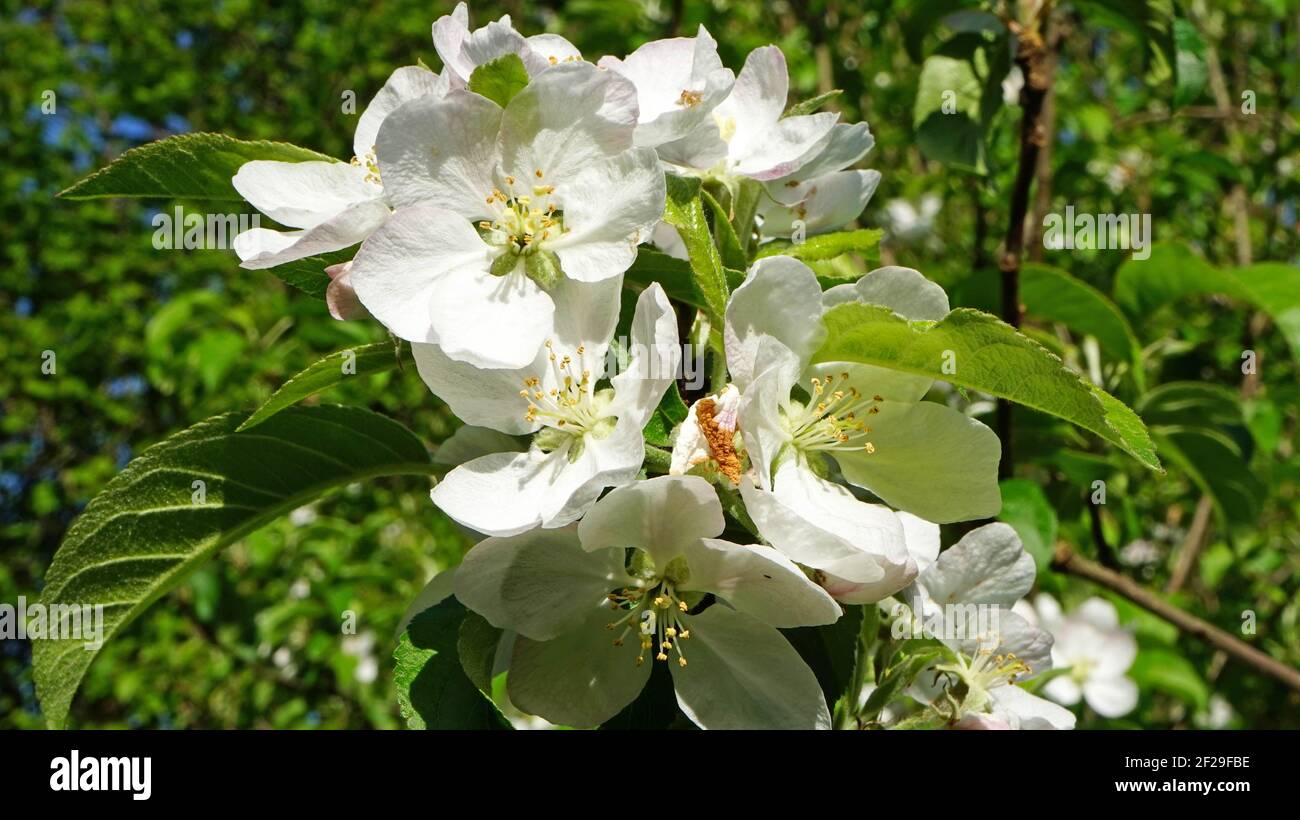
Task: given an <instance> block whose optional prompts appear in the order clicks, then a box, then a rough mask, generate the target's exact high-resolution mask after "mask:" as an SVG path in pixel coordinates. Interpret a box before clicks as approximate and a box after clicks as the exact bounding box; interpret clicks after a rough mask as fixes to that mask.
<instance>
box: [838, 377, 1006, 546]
mask: <svg viewBox="0 0 1300 820" xmlns="http://www.w3.org/2000/svg"><path fill="white" fill-rule="evenodd" d="M877 406H878V407H879V408H880V412H879V413H878V414H877V415H875V416H872V417H871V421H870V426H871V434H870V440H871V442H872V445H873V446H874V448H875V449H874V452H871V453H868V452H866V451H856V452H846V451H837V452H836V453H835V459H836V461H838V462H839V465H840V469H841V471H842V472H843V473H844V478H845V479H846V480H848V482H849V483H850V484H854V485H856V486H858V487H863V488H865V489H868V490H870V491H871V492H873V493H875V494H876V495H878V496H880V498H881V499H882V500H883V501H884V502H885V503H887V504H889V505H890V506H892V507H896V508H898V509H901V510H906V511H908V512H910V513H913V514H915V515H919V516H921V517H922V518H924V519H926V520H927V521H934V522H936V523H940V524H946V523H949V522H952V521H967V520H971V519H976V518H990V517H992V516H995V515H997V514H998V510H1000V509H1001V508H1002V495H1001V492H1000V491H999V489H998V474H997V469H998V458H999V457H1000V455H1001V453H1002V445H1001V443H1000V442H999V441H998V437H997V434H996V433H994V432H993V431H992V430H990V429H989V428H988V427H986V426H985V425H983V424H981V423H980V422H978V421H976V420H974V419H972V418H969V417H968V416H966V415H965V414H963V413H961V412H959V411H957V410H954V409H952V408H951V407H947V406H945V405H942V404H936V403H934V402H926V401H922V402H916V403H915V404H909V403H905V402H894V401H888V400H886V401H884V402H881V403H880V404H879V405H877Z"/></svg>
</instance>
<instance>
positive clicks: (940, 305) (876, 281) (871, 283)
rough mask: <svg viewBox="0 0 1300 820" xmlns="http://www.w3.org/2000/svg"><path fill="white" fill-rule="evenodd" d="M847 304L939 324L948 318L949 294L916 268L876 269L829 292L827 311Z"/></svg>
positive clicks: (825, 302)
mask: <svg viewBox="0 0 1300 820" xmlns="http://www.w3.org/2000/svg"><path fill="white" fill-rule="evenodd" d="M845 302H862V303H864V304H868V305H881V306H882V307H887V308H889V309H890V310H892V311H894V312H895V313H897V314H898V315H900V316H902V317H904V318H906V319H925V320H928V321H932V322H937V321H939V320H941V319H943V317H945V316H947V315H948V309H949V308H948V294H946V293H944V292H943V288H941V287H939V286H938V285H936V284H935V283H934V282H931V281H930V280H929V279H927V278H925V275H924V274H922V273H921V272H920V271H918V270H914V269H912V268H904V267H899V266H897V265H890V266H887V267H883V268H876V269H875V270H873V271H871V272H870V273H868V274H867V275H866V276H864V277H862V278H861V279H859V280H858V281H857V282H854V283H853V284H849V285H836V286H835V287H833V288H831V289H830V290H828V291H826V293H825V294H823V297H822V303H823V305H824V306H825V307H826V309H827V310H829V309H830V308H832V307H834V306H835V305H839V304H844V303H845Z"/></svg>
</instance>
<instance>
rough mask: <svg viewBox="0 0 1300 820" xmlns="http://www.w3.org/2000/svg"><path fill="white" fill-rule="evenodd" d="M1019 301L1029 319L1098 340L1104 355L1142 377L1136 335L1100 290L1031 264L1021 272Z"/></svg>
mask: <svg viewBox="0 0 1300 820" xmlns="http://www.w3.org/2000/svg"><path fill="white" fill-rule="evenodd" d="M1020 301H1021V302H1022V303H1023V304H1024V306H1025V311H1026V313H1027V314H1028V315H1030V316H1034V317H1037V318H1039V319H1044V320H1046V321H1049V322H1060V323H1061V324H1063V325H1065V326H1066V327H1068V328H1070V329H1071V330H1074V331H1076V332H1078V333H1084V334H1087V335H1089V336H1094V337H1096V339H1097V344H1098V345H1099V346H1100V347H1101V349H1102V351H1103V352H1105V353H1106V354H1107V355H1108V356H1110V357H1111V358H1113V359H1115V360H1116V361H1122V362H1128V363H1129V364H1131V365H1132V368H1133V373H1134V375H1135V376H1137V377H1139V378H1140V377H1141V375H1142V374H1141V367H1140V365H1139V359H1138V353H1139V351H1140V350H1141V345H1140V344H1139V342H1138V340H1137V336H1136V334H1134V333H1133V328H1132V327H1131V326H1130V325H1129V323H1128V319H1126V318H1125V317H1124V313H1123V311H1121V310H1120V309H1119V307H1118V306H1117V305H1116V304H1115V303H1114V302H1112V301H1111V300H1110V299H1108V298H1107V297H1106V295H1105V294H1103V293H1102V292H1101V291H1099V290H1097V289H1096V288H1094V287H1092V286H1091V285H1089V284H1087V283H1085V282H1083V281H1082V280H1080V279H1076V278H1075V277H1073V276H1071V275H1070V274H1068V273H1066V272H1065V271H1063V270H1061V269H1060V268H1053V267H1050V266H1048V265H1039V264H1035V263H1033V262H1028V263H1026V264H1025V265H1024V267H1022V268H1021V269H1020Z"/></svg>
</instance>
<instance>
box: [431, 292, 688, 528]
mask: <svg viewBox="0 0 1300 820" xmlns="http://www.w3.org/2000/svg"><path fill="white" fill-rule="evenodd" d="M620 279H621V277H616V278H615V279H614V280H610V281H607V282H602V283H596V284H594V285H582V284H579V283H576V282H564V283H562V284H561V285H560V290H561V291H563V290H566V289H580V290H582V291H583V292H585V293H588V294H590V295H591V299H590V302H589V303H588V304H580V303H579V302H578V300H576V299H574V300H572V301H570V302H569V303H570V304H571V305H572V306H573V308H574V309H573V310H571V311H568V312H566V313H565V314H563V315H562V316H561V317H559V320H558V321H557V323H556V328H555V331H556V332H555V335H554V336H553V337H552V338H551V339H549V340H548V341H547V343H546V344H545V345H544V346H543V348H542V350H541V352H540V353H539V354H538V355H537V357H536V359H535V361H534V362H533V363H532V365H531V366H529V367H526V368H523V369H520V370H478V369H475V368H474V367H473V366H471V365H467V364H465V363H463V362H457V361H455V360H454V359H452V358H450V357H449V356H447V355H446V353H445V352H444V351H443V350H441V349H440V348H439V347H438V346H436V345H429V344H416V345H414V346H413V352H414V355H415V362H416V365H417V367H418V369H419V371H420V375H421V377H423V379H424V381H425V383H426V384H427V385H428V386H429V388H430V389H431V390H432V391H433V392H434V394H435V395H437V396H439V397H440V398H441V399H443V400H444V401H446V402H447V404H449V405H450V406H451V408H452V410H453V411H454V412H455V413H456V415H458V416H459V417H460V418H462V419H464V420H465V421H466V422H468V423H469V424H472V425H478V426H481V427H488V428H492V429H494V430H497V431H499V432H501V433H505V434H509V435H522V434H532V435H533V438H532V443H531V446H530V447H529V448H528V450H527V451H526V452H517V451H516V450H514V449H509V450H507V451H505V452H494V453H490V454H488V455H481V456H479V457H477V458H472V459H470V460H468V461H466V462H465V463H463V464H461V465H460V466H458V467H456V468H455V469H453V470H452V471H451V472H450V473H448V474H447V476H446V478H444V479H443V480H442V481H441V482H439V484H438V485H437V486H436V487H434V488H433V492H432V498H433V502H434V503H435V504H437V505H438V507H439V508H440V509H442V511H443V512H445V513H446V514H447V515H449V516H450V517H451V518H453V519H454V520H456V521H457V522H459V523H461V524H463V525H464V526H466V527H469V528H470V529H472V530H475V531H477V532H481V533H485V534H488V535H497V536H504V535H514V534H516V533H520V532H523V531H525V530H529V529H532V528H534V527H537V526H539V525H540V526H542V527H546V528H554V527H562V526H564V525H566V524H569V523H572V522H574V521H576V520H578V519H579V518H580V517H582V515H583V514H584V513H585V512H586V511H587V510H588V509H590V507H591V505H592V504H593V503H594V502H595V500H596V498H597V497H598V496H599V495H600V493H601V492H602V491H603V490H604V489H605V488H607V487H616V486H619V485H622V484H626V483H627V482H629V481H632V480H634V479H635V478H636V475H637V473H638V472H640V470H641V465H642V461H643V460H644V458H645V440H644V438H643V436H642V432H641V431H642V428H643V427H645V423H646V421H647V420H648V419H649V418H650V415H651V414H652V413H653V412H654V410H655V408H656V407H657V406H658V405H659V401H660V399H661V398H662V397H663V394H664V391H665V390H667V389H668V386H669V385H670V384H672V382H673V379H674V377H675V376H676V373H677V368H678V365H679V363H680V361H681V350H680V348H679V347H678V340H677V320H676V317H675V315H674V314H673V310H672V306H671V305H670V304H669V303H668V297H667V296H666V295H665V294H664V292H663V289H662V288H661V287H660V286H659V285H658V284H655V285H651V286H650V287H649V288H647V289H646V290H644V291H643V292H642V293H641V295H640V297H638V299H637V305H636V313H635V316H634V318H633V321H632V334H631V357H630V363H629V364H628V367H627V369H625V370H623V372H621V373H618V374H616V375H613V376H612V377H611V378H610V379H609V381H610V386H609V387H606V388H602V387H599V386H598V385H599V384H600V381H601V377H602V375H603V369H604V361H605V354H606V351H607V350H608V348H609V343H610V337H611V336H612V334H613V332H614V323H615V320H616V318H617V305H618V299H617V292H618V288H619V286H620V284H621V282H620ZM606 291H608V292H606ZM611 294H612V295H611ZM611 308H612V309H611Z"/></svg>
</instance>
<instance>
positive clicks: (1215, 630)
mask: <svg viewBox="0 0 1300 820" xmlns="http://www.w3.org/2000/svg"><path fill="white" fill-rule="evenodd" d="M1052 567H1053V568H1054V569H1056V570H1057V571H1059V572H1065V573H1068V574H1070V575H1073V576H1075V577H1077V578H1084V579H1087V580H1089V581H1092V582H1093V583H1095V584H1099V585H1100V586H1103V587H1105V588H1107V589H1109V590H1111V591H1113V592H1118V593H1119V594H1120V595H1123V596H1124V597H1125V598H1127V599H1128V600H1130V601H1132V602H1133V603H1135V604H1137V605H1138V606H1140V607H1142V608H1143V609H1146V610H1148V611H1150V612H1154V613H1155V614H1156V615H1159V616H1160V617H1161V618H1164V619H1165V620H1166V621H1169V622H1170V623H1171V624H1173V625H1174V626H1176V627H1178V628H1179V629H1181V630H1182V631H1183V632H1185V633H1187V634H1189V635H1192V636H1194V637H1196V638H1199V639H1200V640H1202V641H1205V642H1206V643H1208V644H1209V645H1210V646H1213V647H1214V648H1215V649H1220V650H1222V651H1224V652H1226V653H1227V654H1229V655H1231V656H1232V657H1233V658H1236V659H1237V660H1239V661H1241V662H1242V663H1245V664H1247V665H1248V666H1252V667H1254V668H1255V669H1257V670H1258V671H1260V672H1263V673H1264V674H1266V675H1269V676H1270V677H1273V678H1276V679H1277V680H1279V681H1281V682H1282V683H1285V684H1286V685H1287V686H1290V687H1291V688H1292V689H1295V690H1297V691H1300V669H1296V668H1294V667H1291V666H1288V665H1286V664H1284V663H1282V662H1281V661H1279V660H1277V659H1276V658H1274V657H1272V656H1271V655H1268V654H1265V653H1264V652H1261V651H1260V650H1258V649H1256V648H1255V647H1253V646H1251V645H1250V644H1248V643H1246V642H1245V641H1243V640H1241V639H1239V638H1237V637H1235V636H1233V635H1232V634H1231V633H1229V632H1227V631H1225V630H1223V629H1220V628H1219V627H1217V626H1215V625H1214V624H1211V623H1209V622H1208V621H1203V620H1201V619H1200V618H1198V617H1196V616H1195V615H1192V614H1191V613H1188V612H1185V611H1183V610H1181V609H1179V608H1178V607H1176V606H1174V605H1173V604H1170V603H1169V602H1167V601H1165V600H1164V599H1163V598H1160V597H1159V596H1157V595H1156V594H1155V593H1154V592H1151V591H1150V590H1148V589H1146V588H1144V587H1142V586H1141V585H1140V584H1138V583H1137V582H1136V581H1134V580H1132V579H1131V578H1127V577H1125V576H1123V575H1120V574H1119V573H1118V572H1114V571H1112V570H1109V569H1106V568H1105V567H1103V566H1101V565H1100V564H1098V563H1096V562H1095V561H1089V560H1088V559H1087V558H1084V557H1082V556H1080V555H1077V554H1075V552H1074V551H1073V550H1071V549H1070V548H1069V547H1068V546H1066V545H1065V544H1059V545H1057V548H1056V555H1055V556H1054V557H1053V559H1052Z"/></svg>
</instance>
